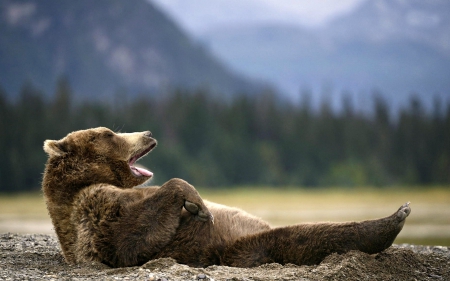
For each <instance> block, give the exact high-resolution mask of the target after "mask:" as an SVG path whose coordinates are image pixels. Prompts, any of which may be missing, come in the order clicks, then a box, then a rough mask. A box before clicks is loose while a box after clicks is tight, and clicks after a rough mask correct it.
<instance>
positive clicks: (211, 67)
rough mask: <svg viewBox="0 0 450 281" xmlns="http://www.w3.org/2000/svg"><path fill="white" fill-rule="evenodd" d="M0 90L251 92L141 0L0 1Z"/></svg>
mask: <svg viewBox="0 0 450 281" xmlns="http://www.w3.org/2000/svg"><path fill="white" fill-rule="evenodd" d="M0 15H1V16H0V85H1V86H2V87H3V88H4V89H5V90H6V91H7V93H8V94H9V95H16V94H17V92H18V91H19V89H20V87H21V86H22V85H23V83H24V81H25V80H27V81H31V82H32V83H33V84H34V85H35V86H37V87H38V88H40V89H42V90H44V91H45V92H46V93H52V91H53V89H54V85H55V82H56V79H57V78H58V76H60V75H62V74H64V75H66V76H67V77H68V78H69V81H70V82H71V84H72V86H73V88H74V91H75V93H76V94H77V95H78V96H80V97H97V98H102V97H105V96H107V95H109V94H112V93H114V92H115V91H117V90H118V89H120V88H122V89H126V90H128V91H131V92H132V93H136V92H138V91H149V90H150V91H155V90H158V89H161V88H165V87H178V86H180V87H182V88H198V87H203V88H208V89H211V90H212V91H213V92H215V93H224V94H227V95H231V94H234V93H236V92H252V91H255V90H256V89H257V88H258V87H259V86H257V85H256V83H253V82H249V81H248V80H245V79H243V78H240V77H238V76H237V75H236V74H234V73H232V72H231V71H229V70H228V69H226V67H224V66H223V65H222V64H221V63H220V62H219V61H218V60H217V59H216V58H214V57H213V56H211V55H210V54H209V53H208V52H207V51H205V49H203V48H202V47H201V46H199V45H198V44H195V43H194V42H193V41H192V40H191V39H190V38H189V37H188V36H187V35H186V34H184V33H183V32H182V31H181V30H180V29H179V28H178V27H177V26H176V25H175V24H174V23H173V22H172V21H171V20H169V19H168V18H167V17H166V16H165V15H164V14H162V13H161V12H160V11H158V10H157V9H156V8H155V7H154V6H153V5H152V4H151V3H149V2H148V1H146V0H127V1H121V0H96V1H90V0H77V1H59V0H3V1H1V2H0Z"/></svg>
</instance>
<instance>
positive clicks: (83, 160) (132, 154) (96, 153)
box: [43, 127, 157, 191]
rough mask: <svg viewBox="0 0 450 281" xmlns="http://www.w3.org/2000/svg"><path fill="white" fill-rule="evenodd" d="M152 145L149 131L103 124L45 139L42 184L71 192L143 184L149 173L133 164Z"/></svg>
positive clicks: (151, 147) (148, 150) (152, 146)
mask: <svg viewBox="0 0 450 281" xmlns="http://www.w3.org/2000/svg"><path fill="white" fill-rule="evenodd" d="M156 144H157V142H156V140H155V139H153V138H152V134H151V133H150V132H149V131H146V132H139V133H129V134H127V133H114V132H113V131H111V130H110V129H108V128H103V127H100V128H94V129H88V130H81V131H76V132H72V133H70V134H68V135H67V136H66V137H64V138H63V139H61V140H46V141H45V142H44V150H45V152H46V153H47V154H48V157H49V158H48V161H47V165H46V169H45V173H44V182H43V184H46V185H47V187H48V188H52V186H53V188H58V189H59V188H64V189H66V188H70V189H72V190H73V191H75V190H76V189H80V188H83V187H86V186H89V185H92V184H101V183H105V184H112V185H115V186H117V187H122V188H131V187H133V186H136V185H140V184H143V183H144V182H145V181H147V180H148V179H150V178H151V177H152V176H153V174H152V173H151V172H150V171H148V170H146V169H143V168H138V167H135V166H134V164H135V162H136V161H137V160H138V159H139V158H141V157H143V156H145V155H146V154H147V153H149V152H150V151H151V150H152V149H153V148H155V146H156ZM60 185H64V186H63V187H61V186H60ZM57 186H58V187H57Z"/></svg>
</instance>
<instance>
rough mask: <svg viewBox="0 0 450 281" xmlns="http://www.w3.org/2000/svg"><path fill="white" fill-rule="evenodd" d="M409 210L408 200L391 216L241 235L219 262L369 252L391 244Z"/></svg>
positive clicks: (308, 260) (299, 260)
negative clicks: (354, 251)
mask: <svg viewBox="0 0 450 281" xmlns="http://www.w3.org/2000/svg"><path fill="white" fill-rule="evenodd" d="M410 212H411V209H410V208H409V203H406V204H404V205H403V206H401V207H400V208H399V209H398V210H397V211H396V212H395V213H394V214H393V215H391V216H389V217H386V218H382V219H377V220H368V221H362V222H347V223H315V224H301V225H295V226H289V227H282V228H275V229H271V230H268V231H266V232H262V233H259V234H256V235H252V236H247V237H243V238H241V239H239V240H237V241H236V242H235V243H233V244H232V245H230V246H228V247H227V248H226V249H225V251H224V254H223V255H222V257H221V264H222V265H228V266H236V267H254V266H258V265H261V264H264V263H271V262H276V263H280V264H286V263H293V264H297V265H304V264H305V265H311V264H318V263H320V262H321V261H322V260H323V259H324V258H325V257H326V256H327V255H329V254H331V253H345V252H348V251H350V250H360V251H363V252H366V253H369V254H372V253H377V252H381V251H383V250H384V249H386V248H388V247H389V246H390V245H392V243H393V241H394V239H395V238H396V237H397V235H398V233H399V232H400V231H401V229H402V227H403V224H404V222H405V219H406V217H407V216H408V215H409V213H410Z"/></svg>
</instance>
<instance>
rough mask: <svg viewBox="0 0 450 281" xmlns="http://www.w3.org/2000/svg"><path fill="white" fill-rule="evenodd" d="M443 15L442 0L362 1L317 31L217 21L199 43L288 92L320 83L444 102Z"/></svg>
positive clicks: (449, 29) (447, 46)
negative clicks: (217, 25)
mask: <svg viewBox="0 0 450 281" xmlns="http://www.w3.org/2000/svg"><path fill="white" fill-rule="evenodd" d="M448 14H450V2H448V1H446V0H435V1H419V0H410V1H401V0H368V1H366V2H364V3H363V4H362V5H361V6H360V7H359V8H358V9H357V10H355V11H354V12H352V13H351V14H348V15H344V16H342V17H341V18H339V19H336V20H335V21H333V22H331V23H330V24H328V25H327V26H326V27H324V28H321V29H302V28H300V27H294V26H283V25H255V26H239V27H233V26H225V27H222V28H221V29H215V30H211V31H210V32H208V33H207V34H205V35H204V37H203V38H202V40H204V41H205V42H206V43H207V44H208V45H209V46H210V47H211V49H212V50H213V52H214V53H215V54H217V55H218V56H219V57H221V58H223V59H224V60H225V61H226V62H228V63H229V64H230V65H231V66H232V67H233V68H234V69H236V70H238V71H241V72H243V73H247V74H249V75H251V76H253V77H258V78H265V79H269V80H271V81H272V82H274V83H275V84H276V85H277V86H279V87H280V88H281V89H283V90H284V91H285V92H287V93H288V94H289V95H290V96H292V97H297V96H298V92H299V90H300V89H301V88H303V87H305V88H312V89H313V90H315V92H316V94H317V93H318V92H321V91H326V90H327V87H328V88H330V89H331V90H334V91H335V92H342V91H343V90H350V91H353V92H354V93H356V92H361V91H363V92H366V93H369V92H371V91H372V90H373V89H375V88H376V89H380V90H381V91H382V92H385V94H386V97H387V98H388V100H389V102H392V103H394V104H401V103H403V104H404V102H405V101H406V100H407V99H408V97H409V96H410V94H411V92H417V93H420V94H421V95H422V96H423V97H424V98H425V99H428V100H429V101H430V100H432V98H428V97H432V96H433V95H440V96H441V97H444V98H446V99H447V100H450V78H449V77H450V18H449V17H448ZM324 87H325V90H324ZM334 97H336V95H334Z"/></svg>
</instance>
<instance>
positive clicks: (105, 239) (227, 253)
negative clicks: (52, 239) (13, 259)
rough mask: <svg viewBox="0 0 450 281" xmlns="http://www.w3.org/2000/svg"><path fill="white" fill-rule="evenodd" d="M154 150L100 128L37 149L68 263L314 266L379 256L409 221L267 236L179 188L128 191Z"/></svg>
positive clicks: (259, 226)
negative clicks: (348, 255)
mask: <svg viewBox="0 0 450 281" xmlns="http://www.w3.org/2000/svg"><path fill="white" fill-rule="evenodd" d="M155 146H156V140H155V139H153V138H152V135H151V133H150V132H148V131H147V132H141V133H131V134H123V133H114V132H113V131H111V130H109V129H107V128H95V129H88V130H83V131H76V132H73V133H70V134H69V135H67V136H66V137H65V138H63V139H61V140H58V141H55V140H46V141H45V143H44V150H45V152H47V154H48V161H47V164H46V167H45V173H44V178H43V182H42V189H43V191H44V195H45V199H46V203H47V207H48V211H49V213H50V217H51V219H52V222H53V225H54V228H55V231H56V234H57V236H58V239H59V242H60V244H61V248H62V251H63V255H64V257H65V259H66V261H67V262H69V263H86V262H89V263H90V262H101V263H104V264H106V265H109V266H113V267H122V266H134V265H140V264H143V263H145V262H147V261H149V260H151V259H156V258H161V257H172V258H174V259H176V260H177V261H178V262H179V263H183V264H187V265H190V266H197V267H206V266H209V265H213V264H218V265H228V266H238V267H252V266H258V265H260V264H264V263H270V262H277V263H281V264H286V263H294V264H298V265H300V264H316V263H319V262H320V261H321V260H323V258H324V257H326V256H327V255H329V254H331V253H334V252H337V253H344V252H347V251H350V250H360V251H364V252H367V253H376V252H380V251H382V250H384V249H386V248H387V247H389V246H390V245H391V244H392V242H393V241H394V239H395V237H396V236H397V234H398V233H399V232H400V230H401V229H402V227H403V224H404V222H405V218H406V217H407V216H408V215H409V213H410V208H409V204H408V203H407V204H405V205H403V206H401V207H400V209H399V210H398V211H396V212H395V213H394V214H393V215H391V216H389V217H386V218H382V219H378V220H369V221H363V222H348V223H316V224H300V225H294V226H288V227H282V228H274V229H272V228H271V227H270V226H269V225H268V224H267V223H266V222H264V221H262V220H261V219H259V218H256V217H254V216H252V215H250V214H247V213H245V212H244V211H242V210H239V209H236V208H230V207H226V206H222V205H219V204H215V203H211V202H207V201H204V200H202V198H201V197H200V195H199V194H198V192H197V191H196V190H195V188H194V187H193V186H192V185H190V184H189V183H187V182H185V181H183V180H181V179H172V180H169V181H168V182H167V183H165V184H164V185H162V186H161V187H146V188H133V187H135V186H138V185H141V184H143V183H144V182H146V181H147V180H148V179H150V178H151V177H152V173H151V172H149V171H147V170H145V169H143V168H137V167H135V166H134V163H135V162H136V161H137V160H138V159H139V158H141V157H143V156H145V155H146V154H147V153H148V152H150V151H151V150H152V149H153V148H154V147H155Z"/></svg>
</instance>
